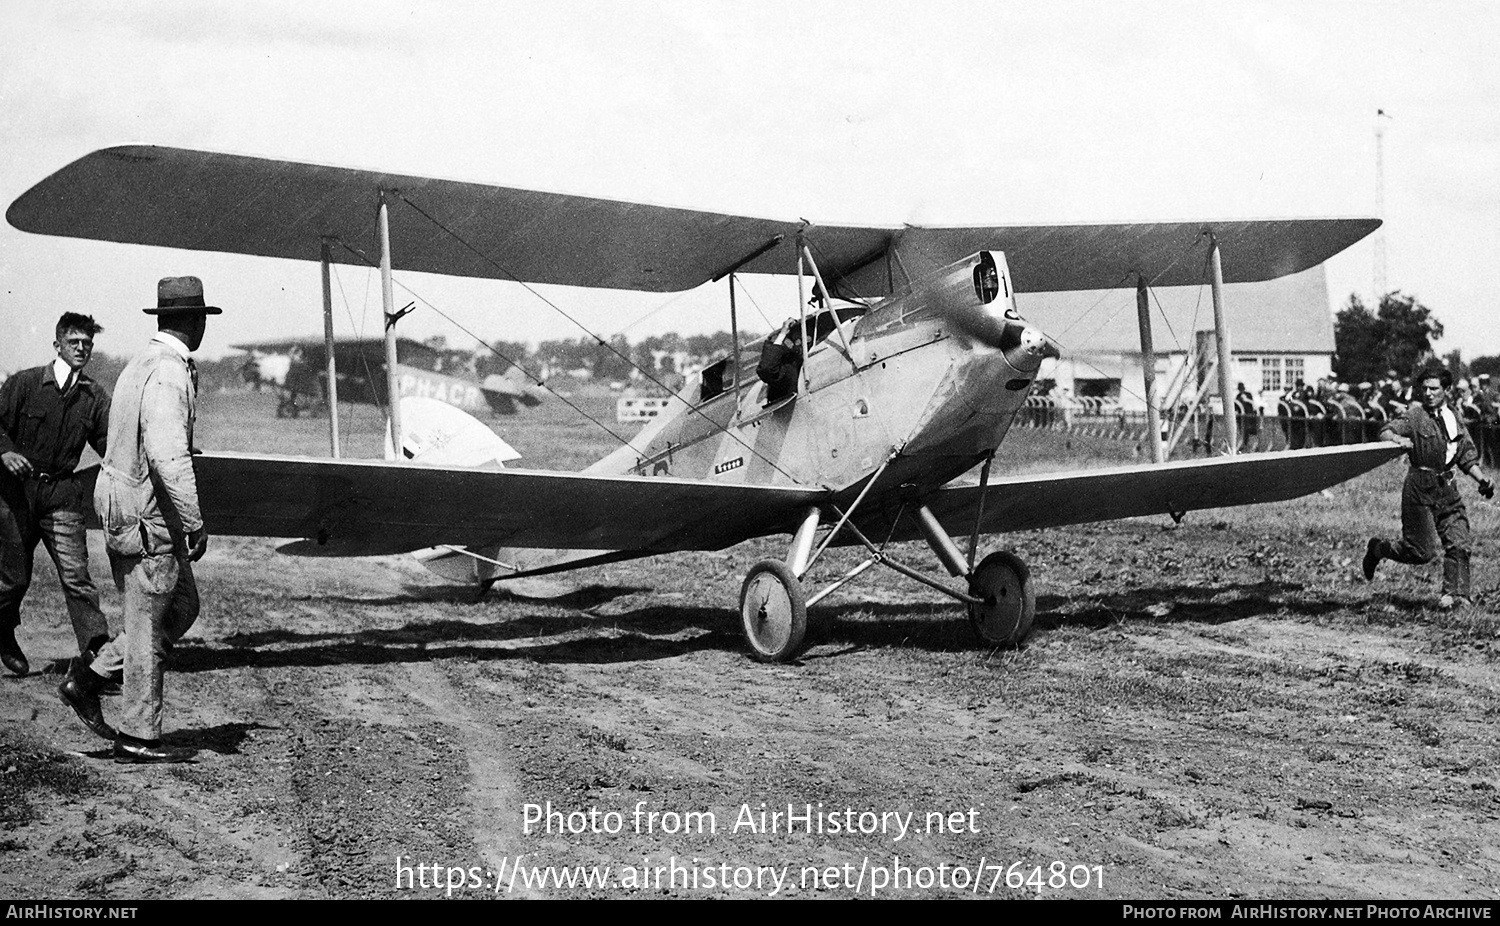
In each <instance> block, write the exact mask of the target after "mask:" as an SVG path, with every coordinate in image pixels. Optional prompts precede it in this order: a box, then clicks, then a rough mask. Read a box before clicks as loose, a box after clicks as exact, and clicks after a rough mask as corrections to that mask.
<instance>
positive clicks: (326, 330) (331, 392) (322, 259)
mask: <svg viewBox="0 0 1500 926" xmlns="http://www.w3.org/2000/svg"><path fill="white" fill-rule="evenodd" d="M319 245H320V247H319V259H318V265H319V268H320V269H321V270H322V276H323V347H324V350H325V351H326V352H327V353H328V388H327V389H326V390H325V393H326V397H327V399H328V443H329V444H330V446H331V449H332V450H333V458H334V459H335V460H337V459H338V458H339V457H341V456H343V454H342V453H340V452H339V378H338V364H337V362H336V361H335V360H334V357H333V278H332V274H331V266H330V265H331V264H332V262H333V249H332V248H331V247H330V246H329V244H328V236H327V235H324V236H323V237H322V238H321V239H320V241H319Z"/></svg>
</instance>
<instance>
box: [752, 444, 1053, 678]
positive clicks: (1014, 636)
mask: <svg viewBox="0 0 1500 926" xmlns="http://www.w3.org/2000/svg"><path fill="white" fill-rule="evenodd" d="M895 456H896V454H895V453H893V454H892V455H891V457H890V458H889V459H887V460H886V462H885V463H883V464H881V467H880V469H879V470H877V471H876V472H875V474H874V475H873V476H871V477H870V479H869V481H868V482H866V484H865V487H864V488H863V489H862V490H861V491H860V493H859V496H858V497H856V498H855V499H854V502H853V504H851V505H850V506H849V509H848V511H841V510H840V509H839V507H838V506H836V505H831V504H830V505H828V506H827V507H828V508H829V509H831V513H833V514H837V515H838V521H837V523H835V524H834V525H833V527H832V529H831V530H830V531H829V532H828V533H827V535H826V536H824V538H823V541H822V543H821V544H817V543H815V535H816V534H817V531H818V529H819V525H820V521H821V519H822V512H821V511H820V510H819V509H817V508H809V509H808V510H807V511H806V512H805V513H804V515H803V519H802V524H801V525H800V526H799V527H798V529H797V531H796V534H795V535H794V536H793V538H792V545H791V549H790V550H789V551H788V553H787V559H786V562H781V561H778V560H763V561H761V562H759V563H756V564H755V565H754V566H753V567H751V569H750V572H749V574H748V575H746V576H745V583H744V585H743V586H741V587H740V627H741V629H742V630H743V631H744V634H745V642H746V643H748V644H750V653H751V655H752V656H754V657H755V658H756V659H758V660H760V661H761V662H791V661H792V660H794V659H796V658H797V657H798V656H800V655H802V653H803V652H804V651H805V650H806V649H807V647H808V646H809V645H811V644H812V643H813V642H814V640H813V638H818V639H821V638H822V637H825V636H827V635H828V631H829V630H831V627H830V624H831V621H832V616H831V615H829V614H827V613H826V609H824V610H823V611H820V612H819V618H818V620H817V621H815V622H814V623H813V625H812V626H811V627H809V623H808V616H807V609H808V608H809V607H811V606H813V605H816V604H817V603H818V602H819V601H821V600H823V598H824V597H825V596H827V595H828V594H829V593H831V592H833V591H834V590H835V589H837V588H839V587H840V586H842V585H843V584H844V583H846V582H849V581H850V580H852V579H853V578H854V577H856V576H858V575H859V574H860V573H862V572H864V571H865V570H866V569H869V568H870V567H871V566H874V565H877V564H878V565H883V566H887V567H889V568H891V569H893V570H895V571H896V572H899V573H901V574H902V575H904V576H907V577H908V578H911V579H915V580H916V581H918V582H921V583H923V584H924V585H928V586H931V587H932V588H934V589H937V590H938V591H940V592H942V593H943V594H945V595H947V596H948V597H950V598H953V599H955V600H957V601H958V602H960V603H961V604H963V605H964V606H965V607H966V608H967V609H968V614H969V623H970V625H971V626H973V628H974V632H975V633H976V634H978V636H979V639H980V640H982V641H983V642H984V643H985V644H987V645H989V646H1016V645H1018V644H1020V643H1021V641H1022V640H1024V639H1026V635H1027V634H1028V633H1030V632H1031V624H1032V621H1033V620H1034V619H1035V618H1036V594H1035V593H1034V592H1033V591H1032V588H1031V571H1030V570H1028V569H1027V568H1026V564H1025V563H1024V562H1023V561H1022V560H1021V559H1020V558H1019V557H1017V556H1015V555H1014V554H1012V553H1008V552H1005V551H998V552H995V553H991V554H990V555H989V556H986V557H985V558H984V559H983V560H982V561H981V562H980V563H979V565H978V566H977V567H976V566H974V565H973V564H974V555H975V549H976V547H977V546H978V543H979V533H980V527H981V524H982V521H983V514H984V501H983V495H982V494H981V496H980V501H979V506H978V512H977V514H976V516H975V519H974V530H973V533H972V535H971V536H970V539H969V551H968V553H967V554H965V553H964V551H962V550H960V549H959V548H958V545H957V544H955V543H954V542H953V538H952V537H950V536H949V535H948V532H947V531H946V530H945V529H944V528H943V525H942V524H941V523H940V522H939V521H938V518H937V516H936V515H935V514H934V513H933V511H932V509H930V508H929V507H928V506H927V504H926V503H925V502H923V501H920V500H918V501H917V502H916V504H915V510H914V511H913V514H914V516H915V520H916V523H917V527H918V528H919V530H920V532H921V534H922V535H923V537H925V539H926V540H927V543H928V545H929V546H930V547H931V548H932V551H933V553H934V554H936V556H937V560H938V562H939V563H940V564H941V565H942V566H943V568H944V569H946V570H947V572H948V574H949V575H950V576H952V577H954V578H963V579H965V580H966V581H967V588H965V589H964V590H962V591H960V590H959V589H955V588H951V587H949V585H948V584H947V583H945V582H941V581H939V580H937V579H934V578H932V577H930V576H927V575H924V574H923V573H922V572H920V571H918V570H916V569H913V568H912V567H910V566H907V565H905V564H904V563H901V562H899V561H898V560H896V559H894V558H893V557H891V555H890V554H889V553H887V552H886V550H885V544H881V545H880V546H876V545H875V544H874V543H873V542H872V541H871V540H870V539H869V538H868V537H866V536H865V535H864V533H863V532H862V531H860V529H859V528H858V527H857V526H856V525H855V524H854V523H853V522H852V521H851V517H852V516H853V514H854V512H855V509H857V508H858V507H859V505H860V503H861V502H862V501H864V498H865V495H866V494H867V493H868V492H869V491H870V488H871V487H872V486H873V485H874V484H875V481H876V480H877V479H878V478H879V477H880V474H881V473H882V472H883V471H884V469H885V467H886V466H887V465H889V463H890V461H891V460H893V459H895ZM989 463H990V461H989V459H988V458H986V459H985V461H984V469H983V471H982V473H981V475H980V491H981V493H982V492H983V490H984V488H985V487H986V486H987V485H988V482H989V469H990V467H989ZM906 510H907V509H906V508H905V506H903V508H902V511H901V512H898V513H897V514H896V517H895V520H898V521H899V520H900V518H901V514H902V513H904V512H905V511H906ZM841 532H845V533H847V534H850V535H852V536H853V537H854V539H855V540H857V541H858V542H859V543H860V544H862V545H863V546H864V547H865V549H866V550H868V551H869V557H868V558H867V559H865V560H864V561H863V562H861V563H859V564H858V565H856V566H855V567H854V568H853V569H850V570H849V571H848V572H846V573H845V574H844V575H843V576H842V577H840V578H839V579H837V580H836V581H835V582H834V583H833V584H832V585H829V586H828V587H826V588H824V589H822V590H821V591H818V592H817V593H815V594H813V595H812V596H811V597H809V596H808V595H807V594H806V592H804V591H803V589H802V583H801V581H800V580H801V578H802V577H804V576H806V575H807V574H808V570H809V569H810V568H811V566H812V564H813V562H814V561H816V560H817V558H818V557H819V556H821V555H822V554H823V551H824V550H826V549H828V546H829V544H831V543H832V542H833V540H834V538H835V537H836V536H837V535H839V534H840V533H841ZM893 532H894V529H893ZM814 547H816V549H814Z"/></svg>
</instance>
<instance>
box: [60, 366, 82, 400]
mask: <svg viewBox="0 0 1500 926" xmlns="http://www.w3.org/2000/svg"><path fill="white" fill-rule="evenodd" d="M76 385H78V371H77V370H70V371H69V372H68V381H67V382H65V383H63V388H62V391H63V395H67V394H68V393H70V392H72V391H73V387H74V386H76Z"/></svg>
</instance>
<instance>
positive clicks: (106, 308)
mask: <svg viewBox="0 0 1500 926" xmlns="http://www.w3.org/2000/svg"><path fill="white" fill-rule="evenodd" d="M1497 37H1500V3H1496V2H1490V0H1449V2H1443V0H1428V2H1425V3H1414V2H1405V0H1401V2H1326V0H1324V2H1319V0H1298V2H1288V3H1278V2H1265V0H1241V2H1238V3H1233V4H1231V3H1208V2H1202V0H1194V2H1140V3H1132V2H1110V3H1105V2H1087V3H1064V2H1053V0H1047V2H1038V0H1033V2H1027V3H1006V2H972V3H964V2H952V3H941V2H930V0H924V2H921V3H912V2H909V0H897V2H871V0H860V2H850V3H844V2H820V0H794V2H762V0H735V2H724V3H714V2H703V0H694V2H640V0H636V2H630V3H606V2H578V3H567V2H556V0H548V2H473V3H457V2H453V3H439V2H423V3H420V4H418V3H411V2H407V3H397V2H369V0H363V2H358V3H354V2H349V3H337V2H328V3H308V2H306V0H288V2H282V0H245V2H241V3H234V4H230V3H194V2H186V0H156V2H148V0H124V2H121V0H115V2H109V3H104V2H98V3H78V2H60V0H34V2H33V0H4V2H0V137H3V144H0V207H4V206H8V205H9V204H10V203H11V202H12V201H14V200H15V198H16V197H17V196H19V195H20V194H21V193H22V192H24V191H25V190H26V189H27V188H28V187H30V186H31V185H32V184H34V183H36V182H37V181H39V180H41V179H42V178H43V177H45V176H47V175H48V174H50V173H52V172H53V171H56V170H57V169H59V168H61V167H63V166H64V165H65V164H67V163H69V162H71V161H73V160H74V159H76V158H78V157H81V156H82V155H84V154H87V153H88V152H90V151H94V150H96V149H99V148H103V147H107V146H111V145H118V144H125V143H146V144H160V145H173V146H181V147H191V148H203V149H209V150H216V151H228V152H235V153H240V154H251V155H258V156H263V157H274V158H286V159H291V160H303V161H312V162H318V163H326V164H335V165H345V166H353V167H367V168H375V169H381V170H388V171H392V172H398V173H409V174H418V175H423V176H433V177H445V178H453V179H461V180H472V181H479V182H490V183H495V184H499V185H504V186H515V187H525V188H535V189H543V190H556V191H562V192H571V193H582V194H589V195H595V196H604V197H608V198H613V199H623V200H630V201H642V202H652V203H661V204H666V205H677V206H687V207H691V208H698V209H706V210H714V211H723V212H729V213H736V214H745V215H756V216H767V217H773V218H799V217H801V218H807V219H809V220H812V221H814V222H821V223H829V224H863V223H870V224H894V223H900V222H913V223H918V224H921V223H927V224H942V225H956V224H985V225H991V224H1008V223H1017V224H1019V223H1033V222H1073V221H1121V220H1152V219H1211V218H1260V217H1272V216H1275V217H1304V216H1305V217H1311V216H1330V215H1374V214H1376V186H1377V185H1376V181H1375V176H1376V171H1375V160H1376V158H1375V135H1374V130H1375V124H1376V119H1375V113H1376V110H1377V109H1382V108H1383V109H1384V110H1385V111H1386V112H1387V113H1389V114H1390V117H1391V118H1390V119H1389V120H1388V121H1387V122H1386V123H1385V191H1386V195H1385V200H1386V203H1385V216H1384V217H1385V219H1386V226H1385V229H1384V234H1385V240H1386V251H1387V279H1388V285H1389V287H1390V288H1393V289H1401V290H1403V291H1405V292H1408V293H1411V294H1413V295H1415V296H1416V297H1417V298H1418V299H1420V300H1421V301H1422V302H1423V303H1425V304H1426V305H1428V306H1429V307H1431V308H1432V309H1433V311H1434V312H1435V314H1436V315H1437V317H1438V318H1439V319H1440V320H1441V321H1442V322H1443V324H1444V325H1445V327H1446V329H1447V335H1446V336H1445V337H1444V339H1443V340H1442V342H1441V343H1440V344H1439V348H1440V350H1442V351H1444V352H1446V351H1448V350H1452V349H1455V348H1458V349H1461V350H1462V351H1463V353H1464V356H1465V357H1469V358H1472V357H1474V356H1477V355H1480V354H1500V324H1497V323H1496V321H1495V318H1496V310H1497V308H1500V282H1497V279H1496V276H1497V270H1496V267H1497V263H1500V262H1497V260H1496V256H1495V255H1496V251H1497V244H1500V241H1497V233H1496V232H1497V229H1500V105H1497V104H1500V64H1497V59H1500V56H1497V55H1496V54H1495V50H1494V46H1495V40H1496V39H1497ZM1373 255H1374V250H1373V246H1372V245H1371V244H1369V243H1368V242H1366V243H1362V244H1360V245H1358V246H1356V247H1354V248H1352V249H1350V250H1349V251H1347V252H1345V254H1343V255H1340V256H1338V257H1336V258H1334V259H1333V260H1332V261H1330V264H1329V281H1330V289H1331V295H1330V298H1331V302H1332V304H1333V306H1334V307H1335V308H1336V307H1338V306H1339V305H1342V304H1343V303H1344V302H1346V301H1347V299H1348V296H1349V294H1350V293H1351V292H1357V293H1359V294H1360V296H1361V297H1362V298H1364V299H1366V301H1367V302H1368V301H1370V300H1371V297H1372V295H1373V292H1374V256H1373ZM1226 259H1230V258H1229V257H1228V256H1226ZM187 273H192V274H197V275H199V276H201V277H203V278H204V281H205V286H206V288H207V293H208V297H209V299H210V301H212V302H215V303H218V304H220V305H222V306H224V307H225V308H226V314H225V315H223V316H220V317H217V318H215V319H213V320H212V324H211V325H210V330H209V332H208V337H207V339H206V341H205V345H204V353H205V354H207V355H210V356H212V355H216V354H219V353H222V352H223V351H224V350H225V349H226V348H227V346H228V345H229V344H231V343H237V342H240V341H249V340H254V339H256V338H257V337H266V336H270V335H295V334H310V335H317V334H319V333H320V332H321V330H322V321H321V308H320V306H321V295H320V285H319V277H318V271H317V266H316V264H314V263H305V262H294V261H279V260H270V259H264V258H250V257H240V256H234V255H216V254H208V253H201V252H182V251H173V250H166V249H161V248H149V247H142V246H133V245H121V244H108V243H103V242H85V241H74V240H70V239H63V238H52V237H41V236H36V235H29V234H25V233H22V232H19V231H16V230H15V229H14V228H12V227H10V226H9V225H8V224H6V225H4V226H3V227H0V287H3V288H0V320H3V331H4V332H5V337H3V338H0V370H13V369H16V368H19V367H22V366H26V365H31V364H35V363H40V362H43V361H45V360H47V359H49V358H50V357H51V356H52V350H51V340H52V325H53V323H54V322H55V320H56V317H57V315H58V314H59V313H60V312H62V311H65V310H79V311H85V312H90V313H92V314H94V315H95V316H96V317H97V318H98V319H99V320H100V321H101V322H102V323H104V324H105V325H106V326H107V328H108V330H107V331H106V333H105V334H104V335H103V336H102V337H101V340H100V348H101V349H102V350H106V351H110V352H114V353H120V354H125V353H130V352H133V351H134V350H135V349H137V348H138V346H139V345H140V344H141V343H143V342H144V341H145V340H146V339H147V338H148V337H149V335H150V332H151V331H152V327H153V323H152V320H151V319H150V318H148V317H147V316H145V315H143V314H141V313H140V309H141V308H142V307H144V306H146V305H151V304H153V303H154V301H155V284H156V280H157V279H158V278H159V277H161V276H166V275H177V274H187ZM401 281H402V282H404V283H405V284H406V285H407V286H409V287H410V290H411V292H413V293H416V294H417V295H420V296H421V297H423V298H424V299H427V300H429V301H431V302H432V303H433V304H435V305H436V306H437V307H438V308H439V309H441V310H442V311H443V312H444V313H446V314H448V315H450V316H452V317H453V319H455V320H456V321H457V322H458V323H460V324H462V325H463V326H464V327H466V328H468V329H469V330H471V331H472V332H474V333H475V334H477V335H479V336H480V337H483V338H485V339H487V340H492V339H495V338H506V339H511V340H529V341H536V340H538V339H543V338H552V337H573V336H577V335H578V334H580V333H581V332H579V330H578V329H576V328H574V327H572V326H571V324H570V323H569V322H568V321H567V320H566V319H564V318H562V317H561V316H560V315H559V314H558V313H557V312H556V311H554V310H553V309H552V308H549V307H548V306H547V305H546V304H545V303H544V302H543V301H541V300H539V299H537V298H536V297H535V296H533V295H531V294H529V293H527V292H526V291H525V290H523V289H521V288H519V287H516V286H513V285H507V284H504V283H498V282H484V281H459V280H449V279H444V278H440V277H430V276H422V275H418V274H404V275H401ZM748 289H749V292H750V294H751V295H752V297H753V299H752V300H751V301H749V302H748V304H747V301H745V300H742V301H741V310H742V312H744V313H745V315H747V316H748V320H747V322H746V324H747V326H749V327H753V328H760V329H762V330H764V329H765V328H766V327H768V325H767V323H765V322H762V321H760V318H759V317H758V315H757V313H758V312H763V313H764V314H765V316H767V317H768V318H771V319H779V318H781V317H784V316H786V315H787V314H790V313H791V312H792V311H793V307H792V306H791V305H788V304H785V303H784V302H778V299H779V298H780V296H781V292H782V290H780V289H779V288H778V287H775V286H771V285H766V284H765V282H764V281H763V280H762V281H757V280H754V279H752V280H749V281H748ZM547 296H548V299H550V300H552V301H553V302H555V303H557V305H558V306H559V307H561V308H563V309H565V310H566V311H567V312H568V313H569V314H573V315H575V316H577V317H578V318H580V319H581V320H583V321H585V322H586V323H587V324H588V325H590V326H591V327H594V328H596V329H597V330H598V331H600V333H602V334H606V335H607V334H611V333H614V332H618V331H623V332H624V333H625V334H626V335H627V336H628V337H630V338H632V339H636V338H638V337H640V336H642V335H644V334H648V333H652V332H658V331H663V330H678V331H682V332H684V333H692V332H696V331H711V330H716V329H720V328H727V327H728V319H727V306H726V300H725V297H724V291H723V287H722V285H720V286H717V287H710V288H707V289H704V290H698V291H693V292H691V293H688V294H685V295H678V296H660V295H644V294H631V295H629V296H624V297H622V296H619V295H615V294H609V293H601V292H599V291H590V290H579V289H551V290H548V292H547ZM411 298H412V296H411V295H410V294H407V293H404V292H400V291H398V299H399V300H401V301H402V302H405V301H407V300H409V299H411ZM335 305H336V308H335V312H336V316H337V325H338V329H339V332H340V333H341V334H348V333H355V332H357V331H363V332H368V333H377V332H378V330H379V324H378V313H379V282H378V279H375V278H373V277H372V276H371V275H370V274H369V273H367V272H366V271H363V270H359V269H355V268H349V267H341V268H339V270H338V283H337V289H336V292H335ZM401 324H402V330H403V332H405V333H409V334H412V335H414V336H417V337H425V336H428V335H431V334H442V335H444V336H445V337H447V339H448V342H449V343H450V344H452V345H455V346H464V347H469V346H473V341H472V339H471V338H470V336H469V335H468V334H466V333H464V332H463V331H462V330H459V329H458V328H456V327H454V326H453V325H452V324H450V323H449V322H448V321H446V320H444V319H443V318H442V317H440V316H439V315H438V314H437V313H435V312H434V311H432V310H430V309H427V308H426V307H424V308H422V309H420V310H419V311H418V312H417V313H415V314H414V315H413V316H411V317H409V318H408V319H406V320H403V322H402V323H401Z"/></svg>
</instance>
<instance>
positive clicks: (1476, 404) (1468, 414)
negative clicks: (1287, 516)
mask: <svg viewBox="0 0 1500 926" xmlns="http://www.w3.org/2000/svg"><path fill="white" fill-rule="evenodd" d="M1412 401H1413V395H1412V384H1411V382H1410V381H1408V380H1407V379H1405V378H1403V377H1400V376H1398V375H1397V374H1396V373H1395V372H1391V373H1389V374H1388V375H1387V376H1385V377H1383V378H1381V379H1380V380H1378V381H1376V382H1363V383H1354V384H1351V383H1342V382H1339V380H1338V379H1337V378H1336V377H1332V376H1330V377H1327V378H1324V379H1319V380H1318V381H1317V382H1316V383H1314V384H1313V385H1308V384H1307V383H1305V382H1303V381H1301V380H1298V381H1297V382H1296V383H1295V384H1294V385H1293V386H1292V387H1291V388H1290V389H1288V390H1286V392H1284V393H1282V394H1281V395H1279V396H1278V395H1275V394H1262V395H1261V396H1259V397H1257V396H1255V395H1252V394H1251V393H1250V392H1249V391H1248V390H1247V389H1246V388H1245V386H1244V385H1243V384H1241V385H1240V387H1239V392H1238V395H1237V396H1236V398H1235V412H1236V420H1237V424H1238V427H1237V430H1238V432H1239V438H1240V446H1241V449H1242V450H1247V451H1254V450H1280V449H1292V450H1299V449H1302V448H1305V447H1325V446H1334V445H1338V444H1355V443H1362V442H1364V441H1371V440H1375V439H1376V438H1377V436H1378V435H1379V433H1380V429H1381V426H1382V425H1384V424H1385V422H1387V421H1389V420H1391V419H1392V418H1394V417H1396V416H1397V415H1399V414H1400V413H1401V412H1402V411H1403V410H1405V408H1406V406H1407V405H1408V404H1409V403H1411V402H1412ZM1213 404H1214V405H1217V400H1215V401H1214V403H1213ZM1449 404H1450V406H1451V407H1452V408H1453V409H1454V411H1456V412H1457V413H1458V414H1459V415H1460V417H1462V418H1463V420H1464V423H1465V424H1466V425H1467V426H1468V428H1469V433H1470V435H1471V436H1472V437H1473V439H1474V444H1475V446H1476V447H1478V448H1479V452H1480V456H1481V459H1482V461H1483V463H1484V464H1485V465H1486V466H1496V465H1500V382H1496V381H1495V380H1493V379H1492V378H1491V376H1490V375H1489V374H1479V375H1477V376H1475V377H1473V378H1472V379H1470V378H1467V377H1465V378H1459V379H1457V380H1456V381H1455V382H1454V385H1453V391H1452V395H1451V396H1450V399H1449ZM1191 415H1192V412H1191V411H1190V410H1189V409H1187V408H1178V409H1167V410H1164V411H1163V415H1162V417H1163V419H1164V420H1165V423H1164V431H1166V430H1169V429H1170V426H1171V425H1172V424H1174V423H1175V422H1177V421H1179V420H1181V419H1183V418H1185V417H1189V416H1191ZM1143 417H1144V416H1143V415H1131V414H1127V413H1124V412H1122V411H1121V410H1120V408H1119V405H1118V403H1117V402H1112V401H1111V400H1108V399H1075V398H1073V397H1072V396H1071V395H1070V394H1069V392H1068V390H1067V389H1066V388H1059V389H1055V390H1052V391H1051V392H1050V393H1049V394H1047V395H1041V396H1034V397H1033V398H1032V399H1031V400H1029V401H1028V403H1027V408H1026V409H1025V412H1024V414H1023V424H1025V425H1028V426H1032V427H1052V428H1058V427H1060V428H1063V429H1074V428H1079V427H1082V428H1091V429H1094V430H1099V428H1098V427H1097V425H1098V424H1099V422H1101V421H1108V422H1110V423H1111V426H1112V428H1113V430H1111V429H1110V428H1105V429H1104V430H1102V431H1100V433H1101V434H1104V433H1106V432H1107V433H1117V434H1119V436H1123V437H1129V436H1131V435H1132V434H1133V433H1134V431H1136V430H1139V429H1140V427H1141V426H1142V425H1143V422H1142V421H1137V420H1135V419H1137V418H1143ZM1198 417H1200V418H1201V419H1202V422H1203V426H1202V428H1198V429H1194V431H1193V433H1192V435H1191V436H1190V437H1189V438H1188V443H1189V444H1190V445H1192V446H1195V447H1198V448H1199V449H1207V448H1208V447H1209V446H1211V445H1212V442H1213V432H1212V425H1211V422H1212V419H1213V416H1212V414H1203V413H1202V412H1200V413H1199V415H1198ZM1200 430H1201V431H1202V433H1201V434H1200V433H1198V431H1200Z"/></svg>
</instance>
